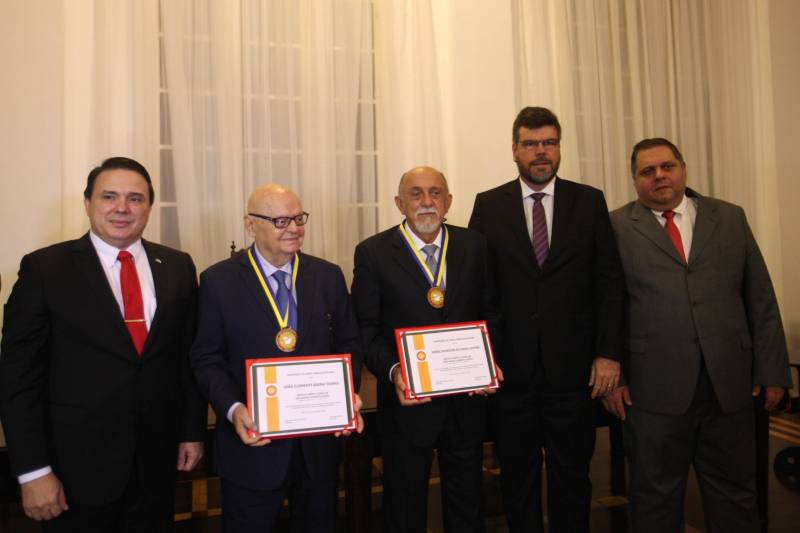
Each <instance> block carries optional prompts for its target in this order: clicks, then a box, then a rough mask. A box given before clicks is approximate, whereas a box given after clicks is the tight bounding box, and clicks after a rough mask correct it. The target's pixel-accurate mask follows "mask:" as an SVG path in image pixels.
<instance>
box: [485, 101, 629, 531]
mask: <svg viewBox="0 0 800 533" xmlns="http://www.w3.org/2000/svg"><path fill="white" fill-rule="evenodd" d="M560 143H561V126H560V124H559V122H558V118H557V117H556V116H555V115H554V114H553V113H552V112H551V111H549V110H548V109H544V108H540V107H527V108H525V109H523V110H522V111H520V113H519V114H518V115H517V118H516V120H515V121H514V127H513V144H512V152H513V155H514V161H515V162H516V163H517V167H518V169H519V178H518V179H515V180H513V181H511V182H508V183H506V184H504V185H501V186H499V187H497V188H495V189H492V190H490V191H486V192H483V193H480V194H478V196H477V197H476V199H475V206H474V208H473V211H472V218H471V219H470V223H469V226H470V228H472V229H474V230H477V231H478V232H480V233H482V234H484V235H485V236H486V238H487V240H488V242H489V256H490V257H491V259H492V261H493V264H494V272H495V277H496V279H497V286H498V293H499V298H500V309H501V312H502V315H503V321H504V325H505V328H504V331H505V340H506V343H505V344H504V345H503V347H502V348H501V349H500V350H499V353H500V359H499V361H500V365H501V366H502V367H503V371H504V372H505V377H506V380H505V383H504V386H503V389H502V390H501V391H500V392H499V393H498V394H497V396H496V397H495V398H494V402H493V403H494V409H493V415H494V418H495V422H496V438H497V454H498V458H499V460H500V467H501V483H502V493H503V503H504V506H505V511H506V516H507V518H508V525H509V529H510V530H511V531H525V532H528V531H543V523H542V521H543V520H542V503H541V467H542V462H543V457H542V448H544V450H545V452H546V458H547V481H548V492H547V500H548V522H549V529H550V531H551V532H553V531H588V529H589V505H590V500H591V493H592V486H591V482H590V481H589V463H590V461H591V457H592V453H593V451H594V442H595V419H594V413H595V407H594V402H592V398H594V397H596V396H598V395H602V394H605V393H606V392H608V391H609V390H611V389H612V388H613V387H615V386H616V383H617V379H618V377H619V362H618V361H617V359H618V357H619V355H620V336H621V320H622V300H623V290H624V289H623V279H622V267H621V265H620V262H619V256H618V255H617V247H616V243H615V241H614V235H613V233H612V230H611V224H610V222H609V219H608V210H607V208H606V203H605V199H604V197H603V193H602V192H600V191H599V190H597V189H594V188H592V187H589V186H586V185H581V184H578V183H574V182H571V181H567V180H564V179H561V178H560V177H557V176H556V173H557V171H558V166H559V163H560V161H561V152H560Z"/></svg>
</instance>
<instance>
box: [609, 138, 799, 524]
mask: <svg viewBox="0 0 800 533" xmlns="http://www.w3.org/2000/svg"><path fill="white" fill-rule="evenodd" d="M631 173H632V175H633V185H634V188H635V189H636V193H637V195H638V196H639V199H638V200H636V201H633V202H631V203H629V204H627V205H625V206H623V207H621V208H620V209H617V210H616V211H614V212H613V213H612V215H611V221H612V224H613V227H614V231H615V233H616V236H617V242H618V243H619V249H620V255H621V257H622V263H623V266H624V269H625V280H626V283H627V287H628V305H627V307H626V310H627V311H626V319H627V324H626V332H627V339H626V343H625V344H626V350H625V359H624V363H625V365H624V367H625V368H624V377H625V385H623V386H620V387H619V388H617V389H616V390H615V391H614V392H613V393H611V394H610V395H608V396H607V397H606V398H604V400H603V402H604V404H605V405H606V408H607V409H609V410H610V411H611V412H612V413H614V414H616V415H617V416H618V417H619V418H621V419H622V420H625V421H626V423H625V426H624V427H625V434H626V442H625V447H626V451H627V453H628V460H629V464H630V476H631V486H630V500H631V506H630V513H631V518H632V522H633V529H634V531H637V532H645V531H646V532H647V533H651V532H656V533H658V532H662V531H663V532H670V533H675V532H677V531H683V528H684V526H683V502H684V494H685V489H686V479H687V476H688V472H689V465H690V464H693V465H694V468H695V472H696V473H697V478H698V481H699V483H700V488H701V491H700V492H701V494H702V497H703V503H704V508H705V518H706V524H707V526H708V530H709V531H736V532H753V533H755V532H758V531H759V530H760V526H759V522H758V513H757V505H756V488H755V440H754V435H753V427H754V426H753V409H752V402H751V394H752V395H753V396H756V395H758V394H759V393H760V392H761V390H762V389H764V390H765V408H766V409H767V410H771V409H773V408H774V407H775V405H776V404H777V403H778V401H779V400H780V399H781V397H782V396H783V393H784V389H783V388H784V387H789V386H791V383H792V382H791V377H790V375H789V365H788V358H787V352H786V340H785V338H784V334H783V326H782V325H781V318H780V313H779V310H778V304H777V302H776V300H775V293H774V291H773V288H772V282H771V281H770V278H769V273H768V272H767V267H766V265H765V264H764V259H763V258H762V256H761V252H760V251H759V249H758V245H757V244H756V242H755V240H754V238H753V235H752V233H751V232H750V228H749V226H748V224H747V219H746V217H745V214H744V211H743V210H742V209H741V208H740V207H738V206H735V205H732V204H729V203H727V202H723V201H720V200H716V199H714V198H709V197H704V196H700V195H699V194H697V193H696V192H694V191H693V190H691V189H688V188H687V187H686V164H685V163H684V160H683V156H682V155H681V153H680V151H679V150H678V148H677V147H676V146H675V145H674V144H672V143H671V142H670V141H668V140H666V139H660V138H656V139H645V140H643V141H641V142H639V143H638V144H637V145H636V146H634V148H633V153H632V155H631Z"/></svg>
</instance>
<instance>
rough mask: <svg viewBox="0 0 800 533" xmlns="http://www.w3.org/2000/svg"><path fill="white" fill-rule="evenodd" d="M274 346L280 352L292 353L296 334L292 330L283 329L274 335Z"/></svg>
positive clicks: (295, 342) (295, 344)
mask: <svg viewBox="0 0 800 533" xmlns="http://www.w3.org/2000/svg"><path fill="white" fill-rule="evenodd" d="M275 344H277V345H278V349H279V350H280V351H282V352H292V351H294V348H295V346H297V332H296V331H295V330H293V329H292V328H283V329H281V330H280V331H278V334H277V335H275Z"/></svg>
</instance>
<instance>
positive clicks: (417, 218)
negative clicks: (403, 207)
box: [413, 207, 442, 234]
mask: <svg viewBox="0 0 800 533" xmlns="http://www.w3.org/2000/svg"><path fill="white" fill-rule="evenodd" d="M428 214H430V215H436V218H435V219H434V220H429V217H425V218H424V219H423V218H422V215H428ZM413 224H414V229H415V230H417V233H426V234H429V233H435V232H437V231H439V228H440V227H441V226H442V217H440V216H439V212H438V211H436V209H434V208H432V207H420V208H419V209H417V211H416V212H415V213H414V220H413Z"/></svg>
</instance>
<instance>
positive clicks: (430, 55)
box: [375, 0, 446, 229]
mask: <svg viewBox="0 0 800 533" xmlns="http://www.w3.org/2000/svg"><path fill="white" fill-rule="evenodd" d="M431 1H433V0H376V2H375V54H376V69H377V71H376V80H375V83H376V86H377V89H378V122H377V123H378V147H379V148H378V151H379V154H380V158H379V159H380V161H379V174H380V180H379V184H380V185H379V188H378V198H379V200H378V203H379V206H380V208H379V213H380V221H379V222H380V224H379V225H380V227H381V229H383V228H386V227H388V226H390V225H392V224H396V223H397V222H398V221H399V220H400V218H401V215H400V214H399V213H398V212H397V208H396V207H395V205H394V201H393V198H394V196H395V195H396V194H397V184H398V182H399V181H400V176H401V175H402V174H403V172H405V171H406V170H409V169H410V168H412V167H416V166H420V165H429V166H433V167H436V168H439V169H442V170H445V171H446V169H444V168H443V166H444V162H445V154H444V148H443V137H442V136H443V133H442V126H441V122H442V109H441V104H440V100H439V98H440V95H439V79H438V75H437V70H438V69H437V65H436V42H435V29H434V27H433V14H432V10H431Z"/></svg>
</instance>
